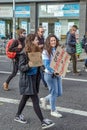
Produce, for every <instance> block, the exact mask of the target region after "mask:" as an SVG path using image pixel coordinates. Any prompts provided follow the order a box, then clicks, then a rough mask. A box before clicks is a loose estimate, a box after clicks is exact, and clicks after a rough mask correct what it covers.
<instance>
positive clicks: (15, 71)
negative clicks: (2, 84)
mask: <svg viewBox="0 0 87 130" xmlns="http://www.w3.org/2000/svg"><path fill="white" fill-rule="evenodd" d="M12 62H13V70H12V73H11V74H10V75H9V77H8V78H7V80H6V83H7V84H9V82H10V80H11V79H12V78H13V77H15V76H16V74H17V72H18V62H17V61H15V60H12Z"/></svg>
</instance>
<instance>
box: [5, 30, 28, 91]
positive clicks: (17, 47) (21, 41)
mask: <svg viewBox="0 0 87 130" xmlns="http://www.w3.org/2000/svg"><path fill="white" fill-rule="evenodd" d="M17 35H18V38H17V39H15V40H14V41H13V43H12V45H11V46H10V47H9V49H8V51H10V52H16V57H15V58H14V59H12V63H13V70H12V73H11V74H10V75H9V77H8V78H7V80H6V81H5V82H4V83H3V89H4V90H5V91H8V90H9V82H10V81H11V79H12V78H13V77H14V76H16V74H17V72H18V61H19V55H20V52H21V51H22V50H23V48H24V46H25V37H26V31H25V29H18V30H17Z"/></svg>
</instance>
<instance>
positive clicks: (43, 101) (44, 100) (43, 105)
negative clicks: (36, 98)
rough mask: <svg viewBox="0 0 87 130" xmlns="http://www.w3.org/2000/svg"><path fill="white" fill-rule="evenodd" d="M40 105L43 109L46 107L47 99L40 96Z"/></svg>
mask: <svg viewBox="0 0 87 130" xmlns="http://www.w3.org/2000/svg"><path fill="white" fill-rule="evenodd" d="M40 102H41V106H42V108H43V109H45V110H46V109H47V101H46V99H45V98H40Z"/></svg>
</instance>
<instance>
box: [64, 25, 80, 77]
mask: <svg viewBox="0 0 87 130" xmlns="http://www.w3.org/2000/svg"><path fill="white" fill-rule="evenodd" d="M77 29H78V27H77V26H76V25H73V26H72V28H71V29H70V31H69V32H68V33H67V37H66V51H67V53H68V54H70V55H71V60H72V63H73V74H78V75H79V72H78V71H77V58H76V43H77V41H76V35H75V33H76V31H77Z"/></svg>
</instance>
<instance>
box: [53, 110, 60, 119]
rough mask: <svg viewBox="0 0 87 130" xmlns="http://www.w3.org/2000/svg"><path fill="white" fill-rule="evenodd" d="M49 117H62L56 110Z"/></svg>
mask: <svg viewBox="0 0 87 130" xmlns="http://www.w3.org/2000/svg"><path fill="white" fill-rule="evenodd" d="M51 116H54V117H57V118H60V117H62V115H61V114H60V113H59V112H58V111H57V110H55V111H51Z"/></svg>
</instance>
